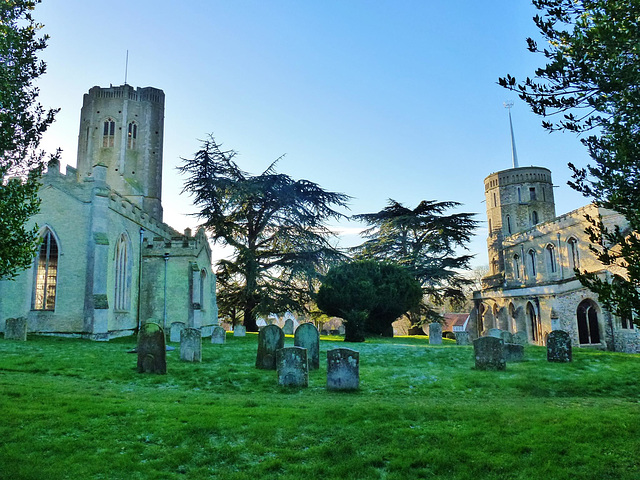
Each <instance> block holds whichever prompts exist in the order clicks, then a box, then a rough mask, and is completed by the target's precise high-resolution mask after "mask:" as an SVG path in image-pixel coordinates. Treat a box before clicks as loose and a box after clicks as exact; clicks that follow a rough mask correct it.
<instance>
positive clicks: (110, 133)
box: [102, 118, 116, 148]
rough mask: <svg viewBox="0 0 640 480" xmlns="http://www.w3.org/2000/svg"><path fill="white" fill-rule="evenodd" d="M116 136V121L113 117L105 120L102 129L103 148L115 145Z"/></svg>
mask: <svg viewBox="0 0 640 480" xmlns="http://www.w3.org/2000/svg"><path fill="white" fill-rule="evenodd" d="M115 138H116V122H114V121H113V120H112V119H111V118H107V119H106V120H105V121H104V126H103V129H102V147H103V148H109V147H113V144H114V139H115Z"/></svg>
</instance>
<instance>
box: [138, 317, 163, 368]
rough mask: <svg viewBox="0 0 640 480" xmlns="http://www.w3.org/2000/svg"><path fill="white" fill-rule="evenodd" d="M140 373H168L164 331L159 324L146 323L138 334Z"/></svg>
mask: <svg viewBox="0 0 640 480" xmlns="http://www.w3.org/2000/svg"><path fill="white" fill-rule="evenodd" d="M136 351H137V352H138V372H139V373H167V349H166V345H165V338H164V330H162V327H160V325H158V324H157V323H150V322H149V323H145V324H144V325H142V326H141V327H140V331H139V332H138V346H137V348H136Z"/></svg>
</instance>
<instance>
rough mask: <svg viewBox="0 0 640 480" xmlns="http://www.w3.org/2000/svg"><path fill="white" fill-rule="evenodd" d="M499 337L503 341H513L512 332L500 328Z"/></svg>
mask: <svg viewBox="0 0 640 480" xmlns="http://www.w3.org/2000/svg"><path fill="white" fill-rule="evenodd" d="M500 338H501V339H502V341H503V342H504V343H513V333H511V332H509V331H507V330H502V333H500Z"/></svg>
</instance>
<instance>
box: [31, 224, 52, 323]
mask: <svg viewBox="0 0 640 480" xmlns="http://www.w3.org/2000/svg"><path fill="white" fill-rule="evenodd" d="M34 266H35V276H36V278H35V282H34V289H33V309H34V310H54V309H55V306H56V287H57V285H58V243H57V242H56V239H55V237H54V235H53V233H52V232H51V230H49V229H48V228H46V229H45V230H44V232H43V235H42V243H41V244H40V251H39V252H38V256H37V257H36V260H35V265H34Z"/></svg>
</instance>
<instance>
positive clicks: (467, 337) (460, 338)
mask: <svg viewBox="0 0 640 480" xmlns="http://www.w3.org/2000/svg"><path fill="white" fill-rule="evenodd" d="M456 345H471V334H470V333H469V332H456Z"/></svg>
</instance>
